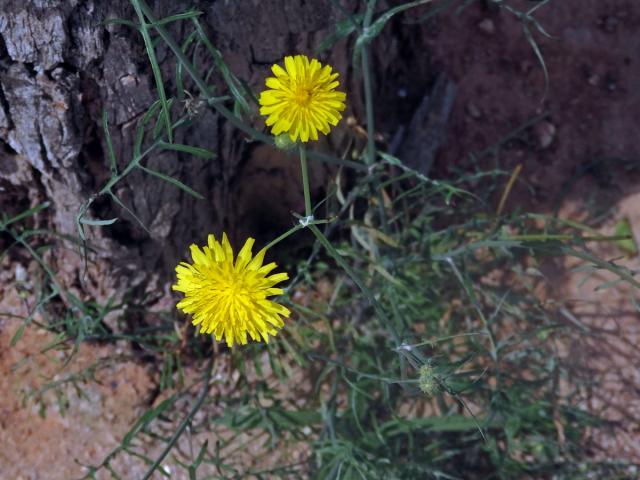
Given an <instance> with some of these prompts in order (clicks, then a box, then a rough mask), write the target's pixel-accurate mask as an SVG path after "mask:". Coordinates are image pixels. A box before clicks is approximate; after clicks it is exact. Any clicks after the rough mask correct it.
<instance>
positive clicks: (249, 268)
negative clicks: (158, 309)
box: [172, 233, 290, 347]
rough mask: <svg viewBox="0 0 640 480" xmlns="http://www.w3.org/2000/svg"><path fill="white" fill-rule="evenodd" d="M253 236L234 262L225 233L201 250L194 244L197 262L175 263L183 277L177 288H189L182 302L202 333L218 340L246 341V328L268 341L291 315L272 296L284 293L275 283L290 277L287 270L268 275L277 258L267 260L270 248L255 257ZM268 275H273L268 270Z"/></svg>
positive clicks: (175, 287)
mask: <svg viewBox="0 0 640 480" xmlns="http://www.w3.org/2000/svg"><path fill="white" fill-rule="evenodd" d="M253 243H254V240H253V238H249V239H248V240H247V241H246V243H245V244H244V247H242V250H240V252H239V253H238V258H237V260H236V261H235V262H234V260H233V249H232V248H231V245H230V244H229V240H228V239H227V235H226V234H224V233H223V234H222V242H218V241H217V240H216V239H215V237H214V236H213V235H209V238H208V245H207V246H205V247H203V248H202V250H201V249H200V248H199V247H198V246H196V245H191V247H190V248H191V258H192V259H193V264H189V263H186V262H181V263H180V264H179V265H178V266H177V267H176V274H177V275H178V281H177V283H176V284H175V285H173V287H172V288H173V289H174V290H177V291H179V292H183V293H184V298H183V299H182V300H180V302H179V303H178V305H177V307H178V309H180V310H182V311H183V312H184V313H188V314H191V315H192V316H193V324H194V325H200V333H213V334H214V335H215V337H216V340H218V341H220V340H221V339H222V337H223V336H224V338H225V340H226V342H227V345H228V346H229V347H231V346H232V345H233V344H234V343H240V344H242V345H246V343H247V333H248V334H249V336H250V337H251V338H252V339H253V340H255V341H257V342H259V341H261V339H262V340H264V341H265V342H269V335H273V336H275V335H276V334H277V333H278V329H279V328H282V326H283V325H284V322H283V321H282V318H281V317H285V318H287V317H289V314H290V312H289V309H287V308H286V307H284V306H282V305H279V304H277V303H275V302H273V301H271V300H268V299H267V297H269V296H272V295H280V294H282V293H283V290H282V289H281V288H274V285H276V284H277V283H280V282H282V281H283V280H287V279H288V278H289V276H288V275H287V274H286V273H276V274H274V275H268V274H269V272H271V271H272V270H273V269H274V268H276V264H275V263H273V262H272V263H269V264H267V265H262V262H263V260H264V255H265V253H266V249H264V248H263V249H262V250H260V251H259V252H258V254H257V255H256V256H255V257H252V254H251V248H252V247H253ZM267 275H268V276H267Z"/></svg>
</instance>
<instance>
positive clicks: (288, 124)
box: [260, 55, 347, 142]
mask: <svg viewBox="0 0 640 480" xmlns="http://www.w3.org/2000/svg"><path fill="white" fill-rule="evenodd" d="M284 66H285V68H282V67H281V66H280V65H273V66H272V67H271V70H272V71H273V73H274V75H275V77H269V78H267V80H266V85H267V87H268V88H267V90H264V91H263V92H262V93H261V94H260V105H261V107H260V114H261V115H266V116H267V120H266V124H267V126H270V127H271V133H273V134H274V135H279V134H281V133H285V132H286V133H288V134H289V137H291V140H292V141H294V142H295V141H297V139H298V138H300V141H302V142H308V141H309V140H310V139H311V140H317V139H318V131H320V132H322V133H324V134H325V135H327V134H328V133H329V130H330V128H331V127H330V125H333V126H336V125H337V124H338V122H339V121H340V119H341V118H342V115H341V114H340V112H341V111H343V110H344V108H345V105H344V101H345V99H346V97H347V96H346V94H345V93H343V92H338V91H336V90H335V88H336V87H337V86H338V85H339V84H340V82H338V81H337V80H336V78H338V74H337V73H331V70H332V69H331V67H330V66H329V65H325V66H324V67H323V66H322V64H321V63H320V62H319V61H318V60H316V59H315V58H313V59H311V60H309V59H308V58H307V57H306V56H305V55H296V56H295V57H284Z"/></svg>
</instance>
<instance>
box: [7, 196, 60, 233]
mask: <svg viewBox="0 0 640 480" xmlns="http://www.w3.org/2000/svg"><path fill="white" fill-rule="evenodd" d="M49 205H50V203H49V202H43V203H41V204H40V205H36V206H35V207H33V208H30V209H29V210H25V211H24V212H22V213H19V214H18V215H16V216H15V217H13V218H11V219H9V220H7V221H5V222H2V224H1V225H0V228H2V229H5V228H6V227H8V226H9V225H11V224H12V223H15V222H18V221H20V220H22V219H24V218H27V217H30V216H31V215H35V214H36V213H38V212H41V211H42V210H44V209H46V208H49Z"/></svg>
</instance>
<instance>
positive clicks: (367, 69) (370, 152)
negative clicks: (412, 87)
mask: <svg viewBox="0 0 640 480" xmlns="http://www.w3.org/2000/svg"><path fill="white" fill-rule="evenodd" d="M375 6H376V1H375V0H372V1H370V2H369V4H368V5H367V10H366V11H365V16H364V21H363V28H364V29H367V28H369V25H370V24H371V20H372V19H373V11H374V9H375ZM361 56H362V80H363V83H364V105H365V110H366V116H367V150H366V152H365V156H364V160H365V163H366V164H367V166H368V167H371V166H372V165H373V164H374V163H375V161H376V141H375V134H376V128H375V119H374V117H375V111H374V108H373V87H372V81H371V66H370V64H369V45H368V44H367V43H366V42H365V44H364V45H363V46H362V55H361ZM371 193H372V194H373V195H375V196H376V198H377V200H378V214H379V215H380V223H381V225H382V230H383V231H385V232H387V231H388V228H387V215H386V213H385V210H384V199H383V198H382V190H381V189H380V183H379V182H378V179H377V177H374V180H373V183H372V185H371Z"/></svg>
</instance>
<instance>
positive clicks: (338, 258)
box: [309, 224, 401, 346]
mask: <svg viewBox="0 0 640 480" xmlns="http://www.w3.org/2000/svg"><path fill="white" fill-rule="evenodd" d="M309 229H310V230H311V231H312V232H313V234H314V235H315V236H316V238H317V239H318V241H319V242H320V243H321V244H322V246H323V247H324V248H325V249H326V250H327V253H329V255H331V256H332V257H333V258H334V260H335V261H336V262H337V263H338V265H340V267H341V268H342V269H343V270H344V271H345V272H346V273H347V275H349V277H351V280H353V283H355V284H356V285H357V286H358V288H359V289H360V290H361V291H362V293H363V294H364V295H365V296H366V297H367V299H368V300H369V301H370V302H371V304H372V305H373V308H374V310H375V311H376V315H377V317H378V319H379V320H380V323H382V326H383V327H386V328H387V330H389V332H390V333H391V336H392V337H393V340H394V342H395V344H396V346H399V345H400V343H401V341H400V335H399V334H398V332H397V330H396V327H395V326H394V325H393V323H392V322H391V321H390V320H389V318H388V317H387V315H386V314H385V312H384V310H383V308H382V306H381V305H380V303H378V301H377V300H376V298H375V296H374V295H373V292H372V291H371V290H369V287H367V286H366V285H365V284H364V282H363V281H362V280H361V279H360V277H359V276H358V274H357V273H356V272H355V271H354V270H353V269H352V268H351V267H350V266H349V264H348V263H347V262H346V260H345V259H344V258H343V257H342V255H340V254H339V253H338V251H337V250H336V249H335V248H334V247H333V245H331V242H330V241H329V239H327V237H325V236H324V234H323V233H322V232H321V231H320V229H319V228H318V227H316V226H315V225H314V224H310V225H309Z"/></svg>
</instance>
